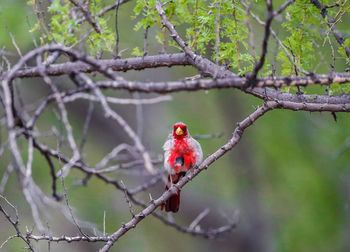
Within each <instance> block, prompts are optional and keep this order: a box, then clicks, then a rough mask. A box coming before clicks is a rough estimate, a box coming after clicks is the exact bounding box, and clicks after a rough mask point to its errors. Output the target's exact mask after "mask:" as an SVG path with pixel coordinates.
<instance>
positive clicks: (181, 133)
mask: <svg viewBox="0 0 350 252" xmlns="http://www.w3.org/2000/svg"><path fill="white" fill-rule="evenodd" d="M187 135H188V131H187V126H186V124H184V123H183V122H177V123H175V124H174V129H173V136H174V137H175V139H183V138H184V137H186V136H187Z"/></svg>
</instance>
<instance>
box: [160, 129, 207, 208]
mask: <svg viewBox="0 0 350 252" xmlns="http://www.w3.org/2000/svg"><path fill="white" fill-rule="evenodd" d="M163 149H164V167H165V169H166V170H167V171H168V173H169V175H168V182H167V184H166V186H165V190H168V189H169V188H170V186H171V184H172V183H173V184H175V183H177V182H178V181H179V180H180V179H181V178H182V177H183V176H184V175H185V174H186V172H187V171H188V170H190V169H191V168H193V167H194V166H195V165H198V164H200V162H201V161H202V158H203V153H202V148H201V146H200V144H199V143H198V142H197V141H196V140H195V139H193V138H192V137H191V135H190V133H189V132H188V129H187V126H186V125H185V124H184V123H182V122H178V123H175V124H174V129H173V132H172V134H169V136H168V139H167V141H166V142H165V144H164V146H163ZM179 206H180V192H178V193H177V194H175V195H172V196H171V197H170V198H169V199H168V200H167V201H166V202H165V203H164V204H163V205H162V206H161V210H165V211H166V212H177V211H178V210H179Z"/></svg>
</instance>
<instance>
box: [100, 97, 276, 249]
mask: <svg viewBox="0 0 350 252" xmlns="http://www.w3.org/2000/svg"><path fill="white" fill-rule="evenodd" d="M276 106H277V103H276V102H267V103H265V104H264V105H263V106H262V107H260V108H258V109H257V110H256V111H255V112H254V113H252V114H251V115H249V116H248V117H247V118H246V119H244V120H243V121H242V122H240V123H238V125H237V127H236V129H235V131H234V133H233V137H232V138H231V139H230V140H229V141H228V142H227V143H226V144H225V145H223V146H222V147H221V148H219V149H218V150H217V151H216V152H215V153H213V154H212V155H210V156H209V157H207V158H206V159H205V160H204V161H203V162H202V163H201V164H200V165H199V166H198V167H197V168H195V169H193V170H192V171H190V172H189V173H188V174H187V175H186V176H184V177H183V178H182V179H181V180H180V181H179V182H178V183H177V184H174V185H172V186H171V187H170V188H169V190H167V191H166V192H164V193H163V194H162V195H161V196H160V197H159V198H158V199H156V200H152V202H151V204H150V205H149V206H148V207H146V208H145V209H144V210H142V211H141V212H140V213H138V214H136V215H135V217H133V218H132V219H131V220H130V221H129V222H128V223H126V224H124V225H123V226H122V227H121V228H119V229H118V230H117V231H116V232H114V233H113V234H112V235H111V236H110V240H109V241H108V242H107V243H106V245H105V246H104V247H103V248H102V249H101V250H100V252H106V251H108V250H109V249H110V248H111V247H112V246H113V244H114V243H115V242H116V241H117V240H118V239H119V238H120V237H121V236H123V235H124V234H125V233H127V232H128V231H129V230H130V229H132V228H135V227H136V225H137V224H138V223H139V222H140V221H142V220H143V219H144V218H145V217H146V216H148V215H150V214H152V213H153V212H154V211H155V210H156V209H157V207H159V206H160V205H161V204H162V203H163V202H165V201H166V200H167V199H168V198H170V196H172V195H174V194H176V193H177V192H178V191H180V190H181V188H182V187H183V186H184V185H186V184H187V183H188V182H189V181H191V180H192V179H193V178H195V177H196V176H197V175H198V174H199V173H200V172H202V171H204V170H206V169H207V168H208V167H209V166H210V165H211V164H212V163H214V162H215V161H216V160H218V159H219V158H220V157H222V156H223V155H224V154H226V153H227V152H228V151H229V150H231V149H232V148H233V147H234V146H236V145H237V144H238V142H239V141H240V139H241V137H242V135H243V133H244V130H245V129H246V128H248V127H249V126H251V125H252V124H253V123H254V122H255V121H256V120H257V119H259V118H260V117H261V116H263V115H264V114H265V113H266V112H267V111H269V110H272V109H274V108H276Z"/></svg>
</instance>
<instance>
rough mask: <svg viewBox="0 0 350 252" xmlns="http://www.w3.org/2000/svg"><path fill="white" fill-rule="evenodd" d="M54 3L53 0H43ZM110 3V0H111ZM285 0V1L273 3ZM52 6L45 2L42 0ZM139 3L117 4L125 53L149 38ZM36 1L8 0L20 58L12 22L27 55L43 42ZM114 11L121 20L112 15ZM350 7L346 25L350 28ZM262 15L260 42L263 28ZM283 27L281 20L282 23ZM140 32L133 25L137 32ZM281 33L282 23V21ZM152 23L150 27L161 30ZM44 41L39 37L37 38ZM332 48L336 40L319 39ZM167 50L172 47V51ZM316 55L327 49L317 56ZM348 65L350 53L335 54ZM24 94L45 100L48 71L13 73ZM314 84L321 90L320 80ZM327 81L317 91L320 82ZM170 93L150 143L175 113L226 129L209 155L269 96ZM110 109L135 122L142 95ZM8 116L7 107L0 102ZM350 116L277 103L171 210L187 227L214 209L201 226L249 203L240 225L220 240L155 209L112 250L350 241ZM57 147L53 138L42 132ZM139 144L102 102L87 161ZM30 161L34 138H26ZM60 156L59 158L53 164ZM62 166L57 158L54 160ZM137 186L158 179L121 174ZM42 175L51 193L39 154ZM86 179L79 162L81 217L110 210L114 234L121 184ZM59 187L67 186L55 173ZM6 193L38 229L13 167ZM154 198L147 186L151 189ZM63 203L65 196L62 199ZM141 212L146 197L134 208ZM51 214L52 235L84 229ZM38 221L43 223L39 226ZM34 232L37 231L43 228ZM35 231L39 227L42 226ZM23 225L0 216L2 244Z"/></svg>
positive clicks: (344, 245)
mask: <svg viewBox="0 0 350 252" xmlns="http://www.w3.org/2000/svg"><path fill="white" fill-rule="evenodd" d="M43 2H45V1H43ZM111 2H113V1H106V3H111ZM273 2H274V4H275V5H276V6H278V5H279V4H280V3H282V2H283V1H273ZM44 4H45V3H44ZM132 8H133V3H132V1H131V2H130V3H127V4H125V5H123V6H121V7H120V19H119V20H121V21H120V27H119V29H120V36H121V43H120V48H121V49H125V48H129V50H128V51H126V52H125V55H123V57H127V56H130V53H131V51H132V48H133V47H135V46H139V47H140V48H142V46H143V38H144V34H143V32H142V31H141V32H134V31H132V29H133V25H134V24H135V20H131V19H130V18H129V17H130V15H131V13H132ZM35 20H36V19H35V15H34V13H33V10H32V9H31V8H30V7H28V6H26V4H25V3H24V1H23V0H2V1H1V2H0V47H1V48H4V49H5V50H6V51H7V52H9V53H8V54H7V57H8V58H9V59H10V60H11V62H12V63H15V62H16V61H17V60H18V54H17V52H16V49H15V48H14V46H13V44H12V42H11V38H10V36H9V32H11V33H12V34H13V36H14V38H15V40H16V42H17V44H18V46H19V48H20V49H21V51H22V54H24V53H26V52H27V51H29V50H30V49H32V48H33V47H34V45H33V38H35V39H36V40H38V34H36V33H35V32H34V33H29V32H28V30H30V29H31V28H30V27H31V26H32V25H33V23H35ZM112 21H113V20H112ZM349 22H350V19H349V17H346V18H345V22H343V23H340V24H339V26H338V28H339V29H340V30H341V31H342V32H343V33H344V34H345V36H348V35H349V33H350V30H349V26H348V25H347V24H348V23H349ZM253 25H254V27H253V28H254V31H255V36H256V38H257V43H256V44H257V49H258V50H259V48H260V43H259V41H260V40H261V36H262V34H263V31H262V29H261V27H260V26H258V25H256V24H255V23H253ZM274 25H275V26H276V27H278V26H280V23H278V21H275V23H274ZM131 31H132V32H131ZM279 32H280V36H283V30H280V31H279ZM154 35H155V30H151V34H150V37H154ZM270 42H271V43H270V47H271V48H270V49H271V50H269V52H270V54H269V58H272V57H273V55H274V54H273V48H274V47H275V42H274V41H273V40H272V39H271V40H270ZM39 44H40V43H39ZM149 46H150V50H149V54H150V55H152V54H157V53H158V52H159V51H160V49H161V48H160V46H159V44H156V42H154V40H151V41H150V45H149ZM321 50H322V53H323V54H324V55H327V57H328V58H329V54H330V48H329V47H327V46H325V47H323V48H321ZM169 51H174V49H170V50H169ZM315 57H319V56H315ZM327 67H329V66H321V67H320V68H319V69H318V71H319V72H322V71H327V69H328V68H327ZM337 67H338V68H339V69H343V68H344V67H345V64H344V61H342V60H339V61H337ZM195 74H197V72H196V71H195V70H194V69H193V68H191V67H173V68H171V69H170V68H164V69H150V70H146V71H142V72H139V71H130V72H128V73H123V74H122V75H123V76H124V77H126V78H127V79H130V80H154V81H160V80H176V79H181V78H183V77H187V76H192V75H195ZM54 81H55V83H56V84H57V85H58V86H59V88H60V89H64V88H69V87H73V86H72V84H71V83H70V82H69V81H68V80H67V78H65V77H57V78H54ZM15 85H16V87H17V89H18V90H19V92H20V93H21V95H22V96H23V99H24V103H25V104H32V103H34V104H35V105H38V104H39V103H38V100H39V99H40V98H42V97H44V96H45V95H46V94H48V93H49V89H48V88H47V87H46V86H45V84H43V82H42V81H41V80H40V79H39V78H33V79H23V80H20V81H19V80H18V81H16V83H15ZM314 90H315V89H314ZM321 90H323V89H318V91H321ZM108 94H109V95H113V96H116V97H132V94H129V93H127V92H123V91H108ZM140 96H141V97H154V96H156V95H154V94H140ZM172 96H173V100H172V101H171V102H166V103H161V104H154V105H144V106H143V107H142V109H143V141H144V143H145V145H146V147H147V148H148V149H149V150H150V151H151V153H153V154H154V155H157V154H159V153H162V150H161V147H162V144H163V143H164V141H165V139H166V137H167V134H168V133H169V132H170V130H171V126H172V124H173V123H174V122H176V121H183V122H185V123H187V124H188V127H189V130H190V132H191V134H192V135H194V134H211V133H219V132H223V133H224V135H223V137H221V138H218V139H203V140H200V143H201V145H202V148H203V152H204V156H207V155H209V154H211V153H213V152H214V151H215V150H217V149H218V148H219V147H220V146H221V145H223V144H224V143H225V142H226V141H227V139H229V138H230V137H231V134H232V132H233V130H234V128H235V125H236V123H237V122H239V121H241V120H243V119H244V118H245V117H246V116H247V115H248V114H250V113H252V112H253V111H254V107H256V106H259V105H261V104H262V102H261V101H260V100H258V99H256V98H253V97H250V96H248V95H246V94H243V93H242V92H240V91H239V90H231V89H227V90H211V91H208V92H205V91H198V92H180V93H177V94H172ZM54 107H55V106H53V105H52V106H50V108H49V109H47V110H46V112H45V113H44V114H43V115H42V117H41V118H40V119H39V121H38V127H39V128H40V129H41V130H42V131H46V130H50V129H51V127H52V126H53V125H54V126H56V127H57V128H58V129H61V130H62V129H63V128H62V125H61V123H60V122H59V121H58V119H57V117H56V116H55V114H54V113H52V108H54ZM67 108H68V110H69V118H70V121H71V123H72V126H73V127H74V134H75V136H76V139H77V140H78V141H79V140H80V139H81V132H82V128H83V123H84V120H85V115H86V111H87V109H88V102H86V101H79V102H74V103H72V104H68V105H67ZM113 108H114V109H115V110H116V111H117V112H118V113H120V114H121V115H122V116H124V118H125V119H126V120H127V121H128V122H129V123H130V124H131V126H133V128H134V129H135V128H136V127H137V125H136V116H135V114H136V108H135V106H134V105H118V106H113ZM0 111H1V115H3V114H4V113H3V110H2V108H1V109H0ZM349 131H350V118H349V115H348V114H346V113H344V114H342V113H337V122H335V121H334V120H333V117H332V115H331V114H330V113H308V112H292V111H282V110H275V111H272V112H269V113H267V114H266V115H265V116H264V117H262V118H261V119H259V120H258V121H257V122H256V123H254V125H253V126H252V127H250V128H249V129H247V131H246V132H245V134H244V136H243V138H242V140H241V142H240V143H239V144H238V146H237V147H235V148H234V149H233V150H232V151H230V152H229V153H227V154H226V155H225V156H224V157H223V158H221V159H220V160H218V161H217V162H215V163H214V164H213V165H212V166H211V167H210V168H209V169H208V170H207V171H205V172H203V173H202V174H201V175H199V176H198V177H196V179H195V180H193V181H192V182H191V183H189V184H188V185H186V187H185V188H184V189H183V190H182V203H181V209H180V211H179V213H177V214H175V215H174V216H173V217H174V218H175V220H176V221H177V222H178V223H180V224H182V225H185V226H186V225H189V224H190V223H191V222H192V221H193V219H194V218H195V217H196V216H197V215H198V214H199V213H200V212H202V211H203V210H204V209H206V208H208V209H209V210H210V213H209V215H208V216H207V217H206V218H205V219H204V220H203V221H202V222H201V227H202V228H203V229H209V228H215V227H218V226H220V225H224V224H225V223H226V222H227V219H228V218H231V217H232V215H233V213H234V211H235V210H237V209H238V210H239V211H240V222H239V225H238V227H237V228H236V229H234V230H233V231H232V232H230V233H227V234H224V235H222V236H220V237H218V238H217V239H214V240H207V239H204V238H201V237H194V236H191V235H189V234H184V233H181V232H178V231H177V230H175V229H174V228H172V227H169V226H166V225H164V224H163V223H161V222H160V221H159V220H157V219H156V218H154V217H149V218H146V219H145V220H144V221H143V222H141V223H140V224H139V225H138V226H137V228H136V229H133V230H131V231H130V232H129V233H127V234H126V235H125V236H123V237H122V238H121V239H120V240H119V241H118V242H117V243H116V244H115V246H114V247H113V248H112V251H215V250H216V251H350V243H349V237H350V226H349V221H350V219H349V217H350V215H349V200H350V169H349V161H350V158H349V154H350V153H349V147H350V138H349ZM0 133H1V143H3V142H4V141H6V137H7V136H6V130H5V128H4V126H3V125H2V126H1V130H0ZM42 141H43V142H45V143H46V144H48V145H51V146H55V143H56V139H55V138H54V137H48V138H44V139H42ZM123 141H126V142H130V140H129V139H127V138H126V137H125V136H123V134H122V129H121V128H120V127H118V126H116V125H115V124H112V123H110V122H108V121H106V120H105V119H104V117H103V113H102V110H101V107H100V106H99V105H97V104H96V106H95V109H94V113H93V120H92V123H91V126H90V129H89V135H88V138H87V145H86V147H85V154H86V156H85V159H86V160H87V163H88V164H90V165H91V166H92V165H94V164H96V163H97V162H98V161H99V160H100V159H101V158H102V157H103V156H104V155H105V154H106V153H108V152H109V151H110V150H111V149H112V148H113V147H115V146H116V145H118V144H120V143H121V142H123ZM19 143H20V145H21V146H22V148H23V157H24V159H26V155H27V154H26V146H27V143H26V141H25V140H24V139H22V138H21V139H20V140H19ZM9 162H11V156H10V155H9V153H8V151H6V152H5V154H4V155H3V157H1V160H0V177H2V175H3V174H4V171H5V169H6V167H7V165H8V163H9ZM55 164H56V165H58V163H57V162H56V163H55ZM56 167H57V166H56ZM111 176H114V177H116V178H118V179H122V180H123V181H124V183H125V184H126V185H127V186H128V187H130V188H133V187H135V186H137V185H138V184H140V183H142V182H144V181H146V180H147V179H148V178H149V177H147V176H142V175H140V174H133V175H128V174H123V173H116V174H112V175H111ZM33 177H34V180H35V182H36V183H37V184H38V185H40V187H41V188H42V190H43V191H44V192H46V193H47V194H48V195H50V194H51V177H50V173H49V169H48V167H47V163H46V162H45V160H44V158H43V157H41V156H40V154H39V153H37V152H35V156H34V163H33ZM81 178H84V175H83V174H81V173H80V172H78V171H76V170H73V171H72V173H71V174H70V175H69V176H68V177H67V178H66V181H65V184H66V185H67V189H68V196H69V199H70V204H71V205H72V206H73V207H74V213H75V214H76V216H77V217H78V218H80V219H81V220H86V221H89V222H91V223H93V224H95V225H96V227H97V228H99V229H100V230H102V228H103V214H104V211H105V212H106V232H108V233H112V232H114V231H115V230H117V229H118V228H119V227H120V225H121V222H127V221H128V220H129V219H130V214H129V212H128V207H127V204H126V203H125V200H124V196H123V193H121V192H120V191H116V190H115V189H114V188H113V187H112V186H109V185H106V184H105V183H102V182H101V181H99V180H97V179H95V178H93V179H91V180H90V182H89V184H88V186H87V187H83V186H76V185H75V184H76V181H77V180H78V179H81ZM163 186H164V185H163V184H159V185H158V186H156V187H155V188H152V189H151V190H150V193H152V195H153V196H154V197H157V196H159V195H160V194H161V193H162V192H163ZM58 187H59V190H60V191H61V190H62V187H61V186H60V182H58ZM4 195H5V196H6V197H7V198H8V199H9V200H10V201H11V202H12V203H13V204H15V205H16V206H17V207H18V209H19V213H20V220H21V226H20V227H21V229H22V230H23V231H24V230H25V226H28V227H29V228H31V227H32V226H33V221H32V219H31V213H30V208H29V206H28V204H27V203H26V201H25V199H24V197H23V195H22V193H21V190H20V188H19V184H18V181H17V178H16V175H15V173H14V172H13V173H12V174H11V176H10V182H9V183H8V184H7V185H6V188H5V192H4ZM142 197H143V198H144V199H147V197H148V195H147V194H144V195H143V196H142ZM62 204H64V203H62ZM135 208H136V209H137V210H140V209H139V208H138V207H135ZM48 212H49V213H50V214H49V215H47V216H45V215H43V216H42V219H43V221H44V223H47V225H48V226H49V227H50V230H51V232H52V235H57V236H60V235H62V234H66V235H77V234H78V230H77V229H76V227H75V226H74V225H73V224H71V223H70V222H68V221H67V220H65V219H64V218H63V217H62V215H60V214H59V213H58V211H57V209H51V208H48ZM34 230H35V229H34ZM35 231H36V230H35ZM35 231H34V233H35ZM14 233H15V231H14V229H13V228H12V226H10V225H9V224H8V223H7V221H6V220H5V218H4V217H3V216H2V215H0V242H3V241H5V240H6V238H7V237H8V236H10V235H12V234H14ZM34 245H35V246H36V247H37V248H38V249H39V251H47V250H48V244H47V242H38V243H36V242H34ZM24 246H25V244H24V243H23V242H22V241H21V240H19V239H13V240H11V241H10V242H8V244H6V245H5V246H4V248H3V249H2V251H20V250H23V247H24ZM101 246H102V243H99V244H97V243H96V244H94V243H84V242H80V243H71V244H66V243H58V244H56V243H51V251H64V250H66V251H96V250H98V248H100V247H101Z"/></svg>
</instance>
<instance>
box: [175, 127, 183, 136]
mask: <svg viewBox="0 0 350 252" xmlns="http://www.w3.org/2000/svg"><path fill="white" fill-rule="evenodd" d="M183 133H184V131H183V130H182V129H181V128H180V127H177V129H176V131H175V134H176V135H178V136H181V135H182V134H183Z"/></svg>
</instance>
